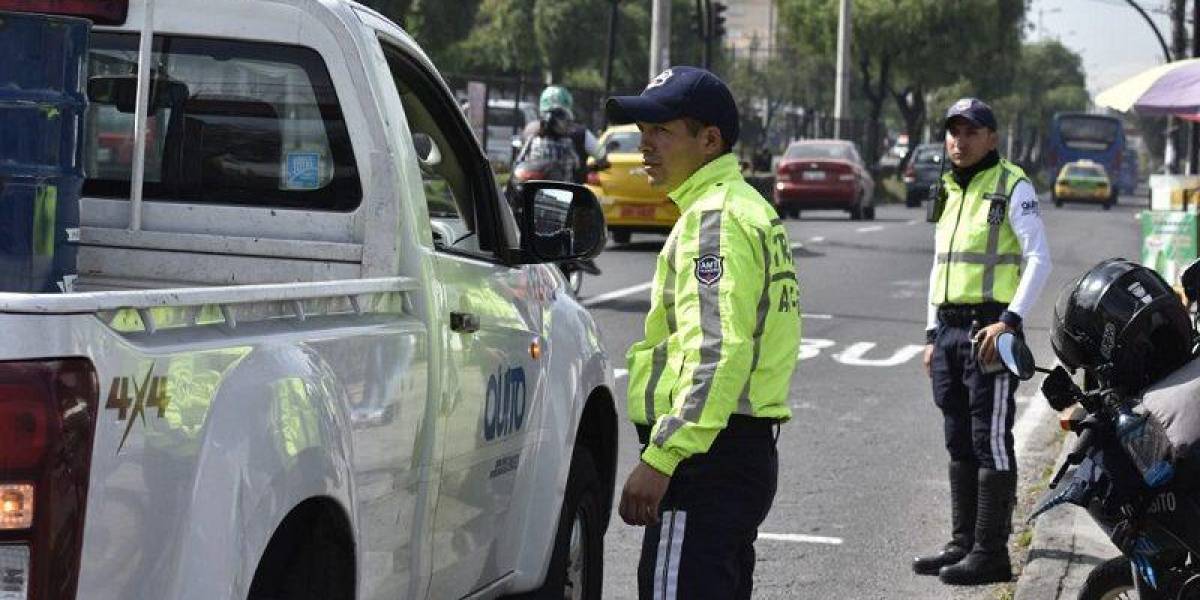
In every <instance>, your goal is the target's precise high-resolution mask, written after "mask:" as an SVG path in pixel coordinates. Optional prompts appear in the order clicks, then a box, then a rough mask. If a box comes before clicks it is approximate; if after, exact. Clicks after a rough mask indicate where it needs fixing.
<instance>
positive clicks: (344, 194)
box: [0, 0, 617, 600]
mask: <svg viewBox="0 0 1200 600" xmlns="http://www.w3.org/2000/svg"><path fill="white" fill-rule="evenodd" d="M5 10H7V11H17V12H21V13H23V14H25V15H28V14H29V13H31V12H39V11H40V12H43V13H53V14H55V15H57V16H53V17H42V18H47V19H62V15H64V14H73V15H75V16H79V17H87V18H89V19H91V20H92V21H93V22H94V23H93V25H92V27H91V29H90V35H89V37H88V39H89V45H90V49H89V50H88V51H87V59H86V67H85V68H86V72H87V89H88V97H89V98H90V103H89V104H88V106H87V109H86V116H85V118H83V119H82V124H81V125H80V127H81V130H80V131H81V135H80V136H79V140H80V141H81V143H82V144H83V148H82V154H81V155H82V157H83V161H84V162H83V167H84V172H85V173H86V179H85V181H84V182H83V186H82V197H81V198H80V199H79V200H78V202H79V211H78V219H79V222H78V224H77V225H78V227H77V230H75V231H72V232H71V236H72V240H73V241H74V242H75V252H76V253H77V264H76V269H75V272H74V273H71V274H70V275H69V276H64V277H63V278H62V280H61V281H59V285H60V287H61V288H62V289H63V292H62V293H57V294H55V293H20V292H13V291H4V292H5V293H0V332H2V334H3V340H4V343H3V344H0V597H3V598H5V599H6V600H8V599H12V598H16V599H21V600H27V599H29V600H59V599H66V598H89V599H107V598H113V599H116V598H122V599H125V598H146V599H150V598H155V599H159V598H171V599H193V598H194V599H205V600H209V599H214V598H238V599H241V598H251V599H263V600H265V599H277V598H314V599H315V598H323V599H327V598H361V599H368V598H370V599H373V598H436V599H442V598H491V597H497V596H500V595H504V594H517V593H526V592H530V593H532V594H533V595H534V596H535V597H558V598H562V597H564V595H565V596H566V597H575V598H598V597H599V593H600V585H601V580H602V574H601V571H602V553H603V535H604V531H605V529H606V527H607V524H608V520H609V512H610V510H611V505H612V492H613V484H614V481H613V480H614V473H615V461H616V441H617V434H616V427H617V425H616V412H615V410H614V406H613V393H612V388H613V382H612V375H611V369H610V365H609V357H608V354H607V353H606V351H605V349H604V347H603V346H602V344H601V342H600V336H599V335H598V332H597V330H596V324H595V322H594V321H593V319H592V318H591V316H590V315H589V314H588V313H587V311H586V310H584V309H583V308H582V307H581V306H580V305H579V303H578V302H577V301H576V300H575V298H573V297H572V295H571V294H570V293H569V292H568V291H567V289H566V287H565V281H564V279H563V277H562V275H561V274H560V273H559V271H558V269H556V268H554V266H553V265H552V264H549V263H552V262H554V261H557V260H562V259H568V258H573V257H585V256H592V255H594V254H595V253H597V252H599V249H600V247H601V246H602V244H603V239H604V222H603V217H602V216H601V212H600V208H599V205H598V204H597V202H596V200H595V198H594V196H592V194H591V193H590V192H588V191H587V190H585V189H584V188H582V187H580V186H573V185H570V184H561V183H550V182H534V183H533V184H531V185H529V186H527V187H526V189H525V191H524V192H523V195H522V197H521V198H520V202H519V206H518V207H517V210H516V211H515V212H516V213H517V215H516V216H514V211H513V210H511V209H510V207H509V206H508V204H507V203H506V202H504V201H503V200H502V198H501V195H500V194H499V190H498V188H497V186H496V184H495V180H494V177H493V174H492V172H491V169H490V166H489V164H488V161H487V159H486V157H485V155H484V152H483V151H482V150H481V148H480V147H479V144H478V143H477V142H476V140H475V139H474V137H473V135H472V134H471V130H470V128H469V127H468V125H467V122H466V119H465V118H464V116H463V114H462V112H461V110H460V109H459V107H458V105H457V104H456V102H455V101H454V97H453V95H452V94H451V93H450V91H449V90H448V89H447V87H446V85H445V83H444V82H443V80H442V79H441V78H440V76H439V75H438V72H437V70H436V69H435V67H434V66H433V65H432V64H431V63H430V61H429V59H428V58H427V57H426V55H425V54H424V53H423V52H422V51H421V49H420V48H419V47H418V46H417V45H416V43H415V42H414V41H413V40H412V39H411V38H410V37H409V36H408V35H407V34H405V32H404V31H402V30H401V29H400V28H399V27H398V26H396V25H395V24H393V23H391V22H390V21H388V20H387V19H385V18H383V17H382V16H380V15H379V14H377V13H375V12H373V11H372V10H370V9H368V8H365V7H363V6H361V5H358V4H355V3H353V2H349V1H345V0H255V1H253V2H248V1H246V0H152V1H151V0H128V1H126V0H104V1H102V2H82V1H73V0H65V1H64V0H32V1H31V0H0V11H5ZM9 16H11V15H9ZM5 18H6V17H5V15H4V14H2V13H0V36H2V35H5V32H4V26H3V25H4V21H5ZM63 20H65V19H63ZM51 54H52V53H38V52H35V51H32V50H31V51H30V52H29V55H28V56H22V57H10V59H12V60H48V59H49V58H47V57H50V56H51ZM3 87H4V82H0V88H3ZM2 110H3V109H0V111H2ZM0 119H2V112H0ZM3 151H4V143H3V142H2V141H0V152H3ZM0 158H2V156H0ZM2 166H3V161H0V167H2ZM0 181H2V179H0ZM0 185H3V184H2V183H0ZM72 229H74V228H72Z"/></svg>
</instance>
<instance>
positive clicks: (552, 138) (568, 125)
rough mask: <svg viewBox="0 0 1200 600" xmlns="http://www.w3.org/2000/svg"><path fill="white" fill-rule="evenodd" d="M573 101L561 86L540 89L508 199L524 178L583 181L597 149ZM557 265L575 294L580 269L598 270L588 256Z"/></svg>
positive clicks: (513, 195) (518, 155)
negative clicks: (578, 118) (535, 115)
mask: <svg viewBox="0 0 1200 600" xmlns="http://www.w3.org/2000/svg"><path fill="white" fill-rule="evenodd" d="M574 104H575V102H574V100H573V99H572V98H571V92H569V91H567V89H566V88H564V87H562V86H557V85H552V86H549V87H547V88H546V89H545V90H543V91H542V95H541V98H540V99H539V100H538V120H537V121H532V122H530V123H529V124H528V125H526V126H525V130H524V131H523V132H522V139H523V144H522V146H521V150H520V151H519V152H518V153H517V157H516V159H515V160H514V161H513V174H512V176H511V177H510V178H509V182H508V188H507V195H508V197H509V199H510V201H512V202H515V198H516V196H517V195H518V194H519V190H520V187H521V185H522V184H523V183H524V181H525V180H527V179H545V180H551V181H568V182H571V183H579V184H581V183H583V181H584V179H585V178H586V174H587V170H586V165H587V163H586V161H587V157H588V156H590V155H592V154H594V153H595V152H596V150H597V148H598V143H597V141H596V136H595V135H593V134H592V132H591V131H589V130H588V129H587V128H586V127H584V126H582V125H580V124H579V123H576V122H575V112H574ZM530 173H536V175H530ZM559 267H560V268H561V269H562V272H563V274H564V275H566V277H567V280H568V282H569V283H570V286H571V290H572V291H573V292H574V293H575V294H576V295H578V294H579V290H580V287H581V286H582V285H583V273H585V272H586V273H590V274H592V275H599V274H600V269H599V267H597V266H596V263H595V262H594V261H593V260H592V259H588V258H585V259H576V260H571V261H566V262H563V263H559Z"/></svg>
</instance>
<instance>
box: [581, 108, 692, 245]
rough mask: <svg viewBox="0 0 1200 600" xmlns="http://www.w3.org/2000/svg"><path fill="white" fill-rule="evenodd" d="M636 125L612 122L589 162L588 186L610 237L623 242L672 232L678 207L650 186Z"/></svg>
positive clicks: (619, 242) (602, 134)
mask: <svg viewBox="0 0 1200 600" xmlns="http://www.w3.org/2000/svg"><path fill="white" fill-rule="evenodd" d="M641 143H642V133H641V132H640V131H638V128H637V125H615V126H613V127H609V128H608V129H606V130H604V132H603V133H601V134H600V140H599V145H600V156H598V157H596V158H593V159H590V160H589V161H588V177H587V186H588V188H589V189H591V190H592V193H594V194H595V195H596V198H598V199H599V200H600V206H601V207H602V208H603V209H604V219H605V221H606V222H607V223H608V231H609V234H610V236H611V237H612V240H613V241H614V242H616V243H618V244H626V243H628V242H629V239H630V237H631V236H632V234H634V233H661V234H666V233H669V232H670V231H671V227H672V226H673V225H675V221H676V220H677V219H679V207H677V206H675V203H674V202H672V201H671V199H670V198H667V195H666V193H665V192H664V191H663V190H661V189H655V188H652V187H650V180H649V178H647V177H646V169H645V168H643V167H642V153H641V151H640V150H638V145H639V144H641Z"/></svg>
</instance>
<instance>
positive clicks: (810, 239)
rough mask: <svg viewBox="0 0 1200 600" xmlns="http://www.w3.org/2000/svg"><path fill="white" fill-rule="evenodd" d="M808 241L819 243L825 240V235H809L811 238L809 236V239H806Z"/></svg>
mask: <svg viewBox="0 0 1200 600" xmlns="http://www.w3.org/2000/svg"><path fill="white" fill-rule="evenodd" d="M808 241H810V242H812V243H814V244H820V243H821V242H823V241H825V236H820V235H818V236H815V237H811V238H809V239H808Z"/></svg>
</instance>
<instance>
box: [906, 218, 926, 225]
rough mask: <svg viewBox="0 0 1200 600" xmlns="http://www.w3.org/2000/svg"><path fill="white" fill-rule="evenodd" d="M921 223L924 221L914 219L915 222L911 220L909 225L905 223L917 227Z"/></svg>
mask: <svg viewBox="0 0 1200 600" xmlns="http://www.w3.org/2000/svg"><path fill="white" fill-rule="evenodd" d="M921 222H922V221H921V220H920V219H913V220H911V221H908V222H907V223H905V225H916V224H917V223H921Z"/></svg>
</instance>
